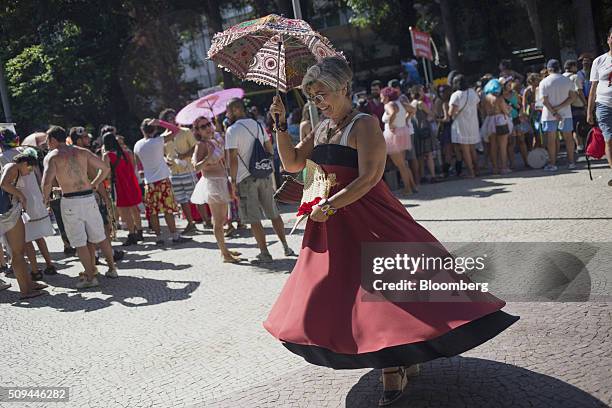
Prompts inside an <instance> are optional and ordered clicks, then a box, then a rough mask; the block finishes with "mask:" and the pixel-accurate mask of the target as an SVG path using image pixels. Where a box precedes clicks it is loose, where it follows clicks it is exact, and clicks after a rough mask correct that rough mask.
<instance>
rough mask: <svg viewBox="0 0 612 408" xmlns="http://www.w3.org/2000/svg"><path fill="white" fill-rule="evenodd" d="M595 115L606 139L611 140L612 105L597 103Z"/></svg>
mask: <svg viewBox="0 0 612 408" xmlns="http://www.w3.org/2000/svg"><path fill="white" fill-rule="evenodd" d="M595 116H596V117H597V125H598V126H599V128H600V129H601V133H603V137H604V140H605V141H606V142H609V141H610V140H612V107H610V106H608V105H604V104H601V103H597V104H595Z"/></svg>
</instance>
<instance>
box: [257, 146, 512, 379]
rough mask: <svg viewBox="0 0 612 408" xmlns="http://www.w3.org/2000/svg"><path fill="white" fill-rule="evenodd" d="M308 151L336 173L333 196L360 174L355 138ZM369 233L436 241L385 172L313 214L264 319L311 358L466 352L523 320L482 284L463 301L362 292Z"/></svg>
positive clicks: (346, 360) (379, 362) (390, 359)
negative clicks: (345, 201) (323, 215)
mask: <svg viewBox="0 0 612 408" xmlns="http://www.w3.org/2000/svg"><path fill="white" fill-rule="evenodd" d="M311 160H313V161H314V162H316V163H317V164H319V165H320V166H322V168H323V169H324V171H325V172H326V173H328V174H329V173H335V174H336V181H337V185H336V186H335V187H332V191H331V193H330V196H331V195H333V194H335V193H336V192H337V191H339V190H341V189H342V188H344V187H346V185H348V184H349V183H351V182H352V181H353V180H354V179H355V178H356V177H357V176H358V173H359V172H358V168H357V150H355V149H353V148H351V147H348V146H342V145H319V146H316V147H315V149H314V151H313V154H312V157H311ZM367 242H380V243H384V242H388V243H391V242H404V243H406V242H433V243H436V242H437V240H436V239H435V238H434V237H433V236H432V235H431V234H430V233H429V232H428V231H427V230H426V229H425V228H424V227H422V226H421V225H419V224H418V223H416V222H415V221H414V219H413V218H412V217H411V216H410V214H408V212H407V211H406V209H405V208H404V206H403V205H402V204H401V203H400V202H399V201H398V200H397V199H396V198H395V196H394V195H393V194H392V193H391V191H390V190H389V188H388V187H387V185H386V184H385V183H384V182H383V181H382V180H381V181H379V182H378V184H377V185H376V186H375V187H374V188H373V189H371V190H370V191H369V192H368V193H367V194H366V195H365V196H363V197H362V198H361V199H359V200H358V201H356V202H354V203H353V204H351V205H348V206H346V207H344V208H341V209H340V210H338V212H337V213H336V214H335V215H333V216H331V217H330V218H329V219H328V220H327V221H326V222H325V223H317V222H313V221H312V220H310V219H309V220H308V223H307V225H306V230H305V232H304V240H303V243H302V248H301V251H300V255H299V258H298V260H297V263H296V265H295V268H294V269H293V272H292V273H291V275H290V276H289V278H288V280H287V282H286V283H285V286H284V288H283V289H282V292H281V293H280V295H279V297H278V299H277V301H276V303H275V304H274V306H273V307H272V310H271V311H270V314H269V316H268V318H267V320H266V321H265V322H264V327H265V328H266V329H267V330H268V331H269V332H270V333H271V334H272V335H273V336H274V337H276V338H277V339H279V340H280V341H282V342H283V345H284V346H285V347H287V348H288V349H289V350H290V351H292V352H293V353H296V354H298V355H300V356H302V357H303V358H304V359H306V360H307V361H309V362H310V363H313V364H317V365H322V366H327V367H332V368H336V369H348V368H365V367H373V368H384V367H394V366H400V365H412V364H415V363H421V362H425V361H429V360H432V359H435V358H438V357H450V356H454V355H457V354H460V353H462V352H464V351H467V350H469V349H471V348H473V347H476V346H478V345H479V344H482V343H484V342H485V341H487V340H489V339H491V338H492V337H494V336H496V335H497V334H499V333H500V332H502V331H503V330H505V329H506V328H507V327H509V326H510V325H511V324H513V323H514V322H515V321H517V320H518V319H519V318H518V317H516V316H512V315H509V314H507V313H505V312H503V311H501V310H500V309H501V308H502V307H503V306H504V305H505V302H504V301H502V300H500V299H497V298H496V297H494V296H492V295H490V294H488V293H482V292H478V293H477V294H470V295H468V296H467V297H468V299H469V301H463V302H445V303H442V302H420V303H419V302H402V303H400V302H392V301H389V300H386V299H384V298H383V300H382V301H367V300H364V299H367V296H368V292H366V291H365V290H364V288H363V287H362V282H361V273H360V270H361V244H362V243H367ZM449 275H450V274H449ZM444 279H446V278H444ZM447 280H448V281H451V280H453V278H449V279H447ZM370 296H371V295H370Z"/></svg>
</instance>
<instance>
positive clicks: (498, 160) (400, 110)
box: [355, 53, 612, 194]
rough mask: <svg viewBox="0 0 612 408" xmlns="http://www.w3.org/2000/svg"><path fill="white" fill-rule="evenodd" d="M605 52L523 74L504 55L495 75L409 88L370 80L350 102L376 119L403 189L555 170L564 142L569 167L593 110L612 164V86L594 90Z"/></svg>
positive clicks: (604, 69)
mask: <svg viewBox="0 0 612 408" xmlns="http://www.w3.org/2000/svg"><path fill="white" fill-rule="evenodd" d="M606 56H607V57H606ZM605 58H609V53H606V54H604V55H602V56H601V57H599V58H598V59H597V60H596V61H597V62H596V63H594V62H593V60H594V59H593V56H592V55H591V54H588V53H585V54H583V55H581V56H580V57H579V59H578V60H567V61H565V63H564V64H563V69H562V66H561V63H560V62H559V61H558V60H555V59H551V60H549V61H548V62H547V63H546V66H545V68H543V69H541V70H539V71H538V72H528V73H527V74H526V75H522V74H519V73H517V72H515V71H513V70H512V69H511V68H510V61H508V60H504V61H502V62H501V63H500V64H499V70H500V72H499V75H497V76H494V75H492V74H486V75H484V76H482V77H481V78H480V79H479V80H478V81H476V82H474V83H470V82H469V81H468V80H467V78H466V76H464V75H462V74H461V73H458V72H454V71H452V72H451V73H449V75H448V77H447V78H446V80H447V83H446V84H441V85H439V86H437V87H436V88H435V89H432V88H431V87H428V86H424V85H421V84H416V85H413V86H406V85H405V84H406V82H405V81H400V80H396V79H395V80H391V81H389V82H388V83H387V86H386V87H383V84H382V83H381V81H378V80H375V81H373V82H372V83H371V86H370V92H369V94H365V93H362V94H361V95H359V96H358V98H357V100H356V102H355V104H356V105H357V106H358V108H359V110H360V111H361V112H365V113H369V114H371V115H373V116H375V117H377V118H378V119H379V124H380V127H381V130H383V132H384V135H385V139H386V141H387V151H388V153H389V158H390V160H389V162H390V163H393V165H394V167H395V168H396V169H397V170H398V173H399V176H400V178H401V182H402V184H403V186H404V189H403V192H404V193H406V194H410V193H412V192H415V191H418V187H419V185H420V184H421V183H423V182H439V181H441V180H443V179H445V178H448V177H450V176H462V177H468V178H472V177H478V176H479V175H480V174H481V173H482V172H483V171H487V170H489V171H490V172H491V173H492V174H493V175H497V174H508V173H511V172H512V171H513V170H516V169H520V168H521V167H525V168H526V167H534V166H535V167H536V168H539V167H542V168H543V170H545V171H548V172H556V171H557V170H558V166H557V161H558V159H559V157H560V150H561V148H562V147H563V148H564V150H565V152H566V166H567V169H569V170H573V169H575V168H576V160H577V155H578V154H580V153H583V152H584V150H585V144H586V141H587V135H588V133H589V130H590V129H591V127H592V125H594V124H595V115H594V113H595V110H597V112H598V115H597V118H598V120H599V121H598V125H599V127H600V128H602V131H603V135H604V138H605V139H606V142H607V150H606V151H607V159H608V162H609V163H610V166H612V157H611V156H610V137H611V136H610V133H611V132H612V131H611V130H610V129H609V128H608V126H609V125H608V124H607V123H608V122H610V120H609V119H606V118H609V116H606V115H607V114H606V112H608V110H607V109H609V105H610V104H609V102H608V101H609V96H607V94H608V93H609V92H610V91H609V89H608V87H605V88H602V87H598V88H597V83H598V82H599V81H600V80H601V81H603V80H605V81H608V79H609V78H608V75H609V71H610V64H609V63H608V64H606V63H605V62H603V59H605ZM591 84H594V86H593V92H591V88H592V86H591ZM589 95H591V98H592V100H590V101H589ZM562 143H563V144H562ZM534 149H540V153H542V152H544V153H543V154H544V155H543V156H542V154H540V155H536V154H534V155H533V157H534V160H533V162H531V163H530V162H529V161H530V160H529V155H530V153H531V152H532V151H533V150H534ZM517 153H518V157H517ZM519 157H520V159H518V158H519ZM538 158H539V160H537V159H538ZM538 162H541V163H538Z"/></svg>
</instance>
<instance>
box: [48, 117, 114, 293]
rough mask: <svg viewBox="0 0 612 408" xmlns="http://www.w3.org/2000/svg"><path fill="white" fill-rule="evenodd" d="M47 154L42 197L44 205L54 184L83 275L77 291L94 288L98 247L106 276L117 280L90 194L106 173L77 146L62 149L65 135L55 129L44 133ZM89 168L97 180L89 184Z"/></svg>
mask: <svg viewBox="0 0 612 408" xmlns="http://www.w3.org/2000/svg"><path fill="white" fill-rule="evenodd" d="M47 144H48V146H49V149H50V151H49V154H47V156H46V157H45V161H44V164H45V171H44V174H43V178H42V187H43V197H44V199H45V202H46V203H48V201H49V196H50V194H51V188H52V186H53V182H54V181H55V180H57V183H58V184H59V186H60V188H61V190H62V200H61V212H62V218H63V220H64V226H65V228H66V235H67V236H68V240H69V241H70V244H71V245H72V246H73V247H75V248H76V249H77V254H78V256H79V259H80V261H81V263H82V264H83V267H84V268H85V273H84V276H83V278H81V277H79V281H78V282H77V284H76V287H77V288H78V289H84V288H92V287H95V286H98V285H99V283H98V279H97V277H96V273H97V270H96V265H95V247H94V244H99V245H100V247H101V248H102V251H103V252H104V255H105V258H106V261H107V262H108V266H109V267H108V272H107V273H106V276H108V277H112V278H115V277H117V270H116V268H115V263H114V262H113V250H112V248H111V244H110V242H109V240H108V239H107V238H106V234H105V232H104V223H103V222H102V216H101V215H100V211H99V209H98V204H97V203H96V200H95V198H94V194H93V191H94V190H95V189H97V188H98V185H99V184H100V183H101V182H102V181H103V180H104V179H105V178H106V177H107V176H108V173H109V172H110V169H109V168H108V166H107V165H106V163H104V162H103V161H102V159H100V158H98V157H96V156H95V155H94V154H93V153H91V152H90V151H88V150H86V149H82V148H80V147H77V146H69V145H66V131H65V130H64V129H63V128H61V127H59V126H51V127H50V128H49V130H47ZM89 167H93V168H94V169H96V170H97V171H98V174H97V176H96V177H95V178H94V179H93V180H92V181H91V182H90V181H89V178H88V177H87V170H88V168H89Z"/></svg>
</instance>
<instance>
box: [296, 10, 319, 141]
mask: <svg viewBox="0 0 612 408" xmlns="http://www.w3.org/2000/svg"><path fill="white" fill-rule="evenodd" d="M291 4H292V5H293V17H294V18H296V19H298V20H301V19H302V7H301V6H300V0H291ZM308 113H309V114H310V125H311V126H312V129H313V130H314V129H315V127H316V126H317V124H318V123H319V111H318V110H317V107H316V106H315V105H314V103H308Z"/></svg>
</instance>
